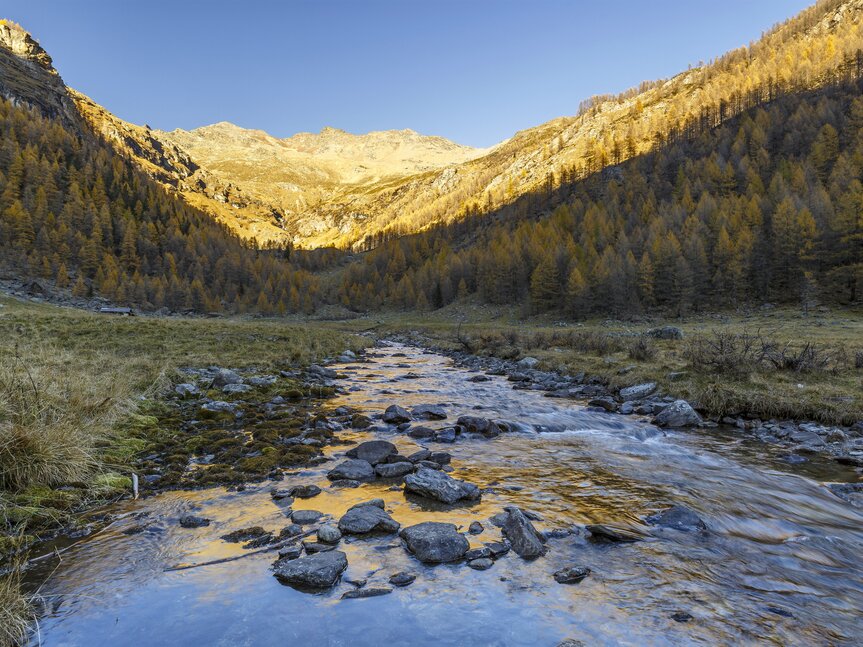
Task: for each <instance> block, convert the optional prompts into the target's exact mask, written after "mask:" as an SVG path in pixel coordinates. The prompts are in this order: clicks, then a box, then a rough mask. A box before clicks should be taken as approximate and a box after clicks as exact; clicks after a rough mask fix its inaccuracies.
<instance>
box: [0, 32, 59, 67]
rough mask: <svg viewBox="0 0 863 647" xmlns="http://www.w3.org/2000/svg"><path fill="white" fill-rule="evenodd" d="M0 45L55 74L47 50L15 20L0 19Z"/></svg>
mask: <svg viewBox="0 0 863 647" xmlns="http://www.w3.org/2000/svg"><path fill="white" fill-rule="evenodd" d="M0 47H5V48H6V49H8V50H9V51H10V52H12V53H13V54H14V55H15V56H17V57H18V58H22V59H24V60H26V61H32V62H34V63H36V64H37V65H39V66H40V67H42V68H44V69H45V70H48V71H50V72H52V73H54V74H56V71H55V70H54V67H53V63H52V61H51V57H50V56H49V55H48V52H46V51H45V50H44V49H42V46H41V45H40V44H39V43H38V42H37V41H36V39H34V38H33V36H31V35H30V32H28V31H27V30H26V29H24V28H23V27H22V26H21V25H19V24H18V23H16V22H12V21H11V20H6V19H5V18H4V19H0Z"/></svg>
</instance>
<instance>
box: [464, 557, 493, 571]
mask: <svg viewBox="0 0 863 647" xmlns="http://www.w3.org/2000/svg"><path fill="white" fill-rule="evenodd" d="M467 565H468V566H470V567H471V568H472V569H474V570H475V571H486V570H488V569H490V568H491V567H492V566H493V565H494V561H493V560H492V559H490V558H488V557H481V558H479V559H472V560H470V561H469V562H468V563H467Z"/></svg>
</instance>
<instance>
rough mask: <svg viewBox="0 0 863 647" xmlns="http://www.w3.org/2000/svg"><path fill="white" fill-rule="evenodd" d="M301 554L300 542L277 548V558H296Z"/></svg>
mask: <svg viewBox="0 0 863 647" xmlns="http://www.w3.org/2000/svg"><path fill="white" fill-rule="evenodd" d="M302 554H303V547H302V546H301V545H300V544H291V545H290V546H285V547H284V548H282V549H280V550H279V559H296V558H297V557H299V556H300V555H302Z"/></svg>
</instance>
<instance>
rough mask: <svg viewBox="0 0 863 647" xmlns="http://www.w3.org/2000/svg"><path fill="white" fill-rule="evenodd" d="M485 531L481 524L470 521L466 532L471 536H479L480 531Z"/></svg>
mask: <svg viewBox="0 0 863 647" xmlns="http://www.w3.org/2000/svg"><path fill="white" fill-rule="evenodd" d="M483 530H485V528H483V526H482V524H481V523H480V522H479V521H472V522H471V524H470V526H468V529H467V531H468V532H469V533H470V534H472V535H479V534H481V533H482V531H483Z"/></svg>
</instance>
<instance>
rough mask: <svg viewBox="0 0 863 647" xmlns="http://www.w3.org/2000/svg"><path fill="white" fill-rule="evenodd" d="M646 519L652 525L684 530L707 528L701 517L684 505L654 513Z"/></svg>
mask: <svg viewBox="0 0 863 647" xmlns="http://www.w3.org/2000/svg"><path fill="white" fill-rule="evenodd" d="M645 521H647V523H649V524H650V525H652V526H659V527H660V528H671V529H673V530H680V531H682V532H692V531H698V530H707V526H706V525H705V523H704V521H702V520H701V517H699V516H698V515H697V514H695V513H694V512H693V511H692V510H690V509H689V508H687V507H685V506H682V505H674V506H671V507H670V508H668V509H667V510H663V511H662V512H658V513H657V514H652V515H650V516H649V517H647V519H645Z"/></svg>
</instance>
